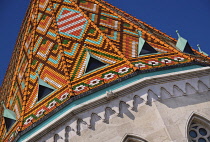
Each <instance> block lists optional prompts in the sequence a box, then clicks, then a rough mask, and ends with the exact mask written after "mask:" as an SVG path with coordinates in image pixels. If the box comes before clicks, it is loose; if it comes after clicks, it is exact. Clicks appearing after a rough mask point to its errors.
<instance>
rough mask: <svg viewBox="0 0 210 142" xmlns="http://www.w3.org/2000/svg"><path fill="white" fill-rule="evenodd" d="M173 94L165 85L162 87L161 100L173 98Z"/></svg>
mask: <svg viewBox="0 0 210 142" xmlns="http://www.w3.org/2000/svg"><path fill="white" fill-rule="evenodd" d="M171 96H172V95H171V94H170V93H169V92H168V90H166V89H165V88H164V87H161V88H160V98H161V100H164V99H169V98H171Z"/></svg>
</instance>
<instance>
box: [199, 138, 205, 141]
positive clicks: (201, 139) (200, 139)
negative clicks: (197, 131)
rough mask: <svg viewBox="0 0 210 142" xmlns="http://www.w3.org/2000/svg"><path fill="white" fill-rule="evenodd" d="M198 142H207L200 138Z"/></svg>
mask: <svg viewBox="0 0 210 142" xmlns="http://www.w3.org/2000/svg"><path fill="white" fill-rule="evenodd" d="M198 142H206V140H205V139H204V138H199V139H198Z"/></svg>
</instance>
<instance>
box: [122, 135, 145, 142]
mask: <svg viewBox="0 0 210 142" xmlns="http://www.w3.org/2000/svg"><path fill="white" fill-rule="evenodd" d="M122 142H147V141H146V140H144V139H142V138H140V137H138V136H134V135H126V136H125V137H124V139H123V141H122Z"/></svg>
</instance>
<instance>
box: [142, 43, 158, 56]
mask: <svg viewBox="0 0 210 142" xmlns="http://www.w3.org/2000/svg"><path fill="white" fill-rule="evenodd" d="M152 53H157V51H156V50H155V49H154V48H153V47H152V46H150V45H149V44H148V43H147V42H145V43H144V45H143V47H142V49H141V52H140V54H139V55H145V54H152Z"/></svg>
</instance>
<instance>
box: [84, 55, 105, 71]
mask: <svg viewBox="0 0 210 142" xmlns="http://www.w3.org/2000/svg"><path fill="white" fill-rule="evenodd" d="M105 65H106V64H105V63H103V62H101V61H99V60H96V59H95V58H93V57H90V60H89V63H88V66H87V69H86V71H85V72H86V73H87V72H89V71H92V70H94V69H97V68H99V67H102V66H105Z"/></svg>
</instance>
